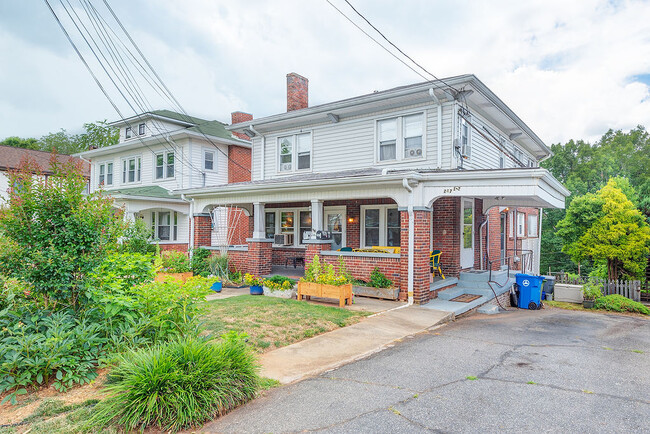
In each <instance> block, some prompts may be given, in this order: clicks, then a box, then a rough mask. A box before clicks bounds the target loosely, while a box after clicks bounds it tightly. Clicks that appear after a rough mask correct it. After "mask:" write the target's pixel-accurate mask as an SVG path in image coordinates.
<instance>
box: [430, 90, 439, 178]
mask: <svg viewBox="0 0 650 434" xmlns="http://www.w3.org/2000/svg"><path fill="white" fill-rule="evenodd" d="M429 96H431V98H432V99H433V101H434V102H435V103H436V104H437V105H438V120H437V122H436V123H437V124H438V149H437V155H438V157H437V160H436V162H437V168H438V169H442V103H441V102H440V100H439V99H438V97H437V96H436V94H435V92H434V91H433V88H430V89H429Z"/></svg>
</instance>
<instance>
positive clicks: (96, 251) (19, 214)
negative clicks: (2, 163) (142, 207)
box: [0, 158, 123, 309]
mask: <svg viewBox="0 0 650 434" xmlns="http://www.w3.org/2000/svg"><path fill="white" fill-rule="evenodd" d="M50 167H51V169H52V172H53V176H49V177H47V179H46V178H45V177H42V176H33V175H32V173H37V174H38V173H39V172H38V171H39V168H38V167H37V166H36V165H35V164H33V163H30V162H26V163H25V164H24V165H23V167H21V170H19V171H16V172H11V173H10V174H9V182H10V185H13V186H15V188H13V189H11V190H10V194H9V199H8V202H7V204H6V206H3V207H2V208H0V233H3V234H4V242H3V245H2V248H0V272H2V273H4V274H6V275H8V276H11V277H16V278H19V279H21V280H24V281H25V282H27V283H29V284H30V285H32V287H33V293H35V295H37V296H41V297H43V299H44V300H45V303H46V305H48V304H53V305H55V306H57V307H58V306H69V307H73V308H75V309H76V308H79V307H83V305H84V304H85V303H87V301H88V297H89V296H90V291H88V290H87V289H88V288H86V283H87V282H88V279H89V275H90V273H91V272H92V270H93V269H94V268H95V267H96V266H97V265H99V264H100V263H101V262H102V261H103V260H104V258H105V257H106V255H107V254H108V253H109V252H111V251H113V250H115V249H116V248H117V240H118V238H119V237H120V236H121V234H122V230H123V221H122V218H121V215H120V213H119V212H116V211H115V210H114V208H113V205H112V200H111V199H110V198H109V197H106V196H105V195H102V194H101V193H92V194H89V195H87V194H86V193H85V190H86V182H85V180H84V178H83V175H82V172H81V169H80V167H79V166H78V165H75V164H74V163H73V162H71V161H69V162H66V163H59V162H57V161H56V158H52V160H51V163H50Z"/></svg>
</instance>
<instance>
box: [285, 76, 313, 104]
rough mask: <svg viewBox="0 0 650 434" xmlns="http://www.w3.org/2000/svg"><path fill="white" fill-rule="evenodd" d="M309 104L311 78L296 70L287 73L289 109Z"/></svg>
mask: <svg viewBox="0 0 650 434" xmlns="http://www.w3.org/2000/svg"><path fill="white" fill-rule="evenodd" d="M308 106H309V80H307V79H306V78H305V77H303V76H302V75H298V74H296V73H295V72H292V73H290V74H287V111H288V112H290V111H293V110H300V109H304V108H307V107H308Z"/></svg>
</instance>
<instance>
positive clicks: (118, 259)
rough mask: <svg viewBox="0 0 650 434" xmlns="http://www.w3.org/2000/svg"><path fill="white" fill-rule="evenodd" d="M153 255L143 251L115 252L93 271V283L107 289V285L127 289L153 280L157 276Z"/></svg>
mask: <svg viewBox="0 0 650 434" xmlns="http://www.w3.org/2000/svg"><path fill="white" fill-rule="evenodd" d="M155 274H156V273H155V271H154V266H153V255H150V254H142V253H113V254H111V255H108V256H107V257H106V258H105V259H104V261H103V262H102V263H101V264H99V266H98V267H97V268H95V269H94V270H93V272H92V273H91V275H90V277H91V279H92V280H91V285H92V286H93V287H95V288H102V290H104V291H105V290H106V288H107V287H113V288H118V289H121V290H126V289H128V288H130V287H132V286H134V285H138V284H140V283H145V282H151V281H152V280H153V279H154V277H155Z"/></svg>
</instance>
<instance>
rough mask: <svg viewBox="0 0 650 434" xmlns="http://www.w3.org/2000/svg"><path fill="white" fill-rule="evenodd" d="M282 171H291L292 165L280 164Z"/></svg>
mask: <svg viewBox="0 0 650 434" xmlns="http://www.w3.org/2000/svg"><path fill="white" fill-rule="evenodd" d="M280 170H282V171H285V170H291V163H282V164H280Z"/></svg>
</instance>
